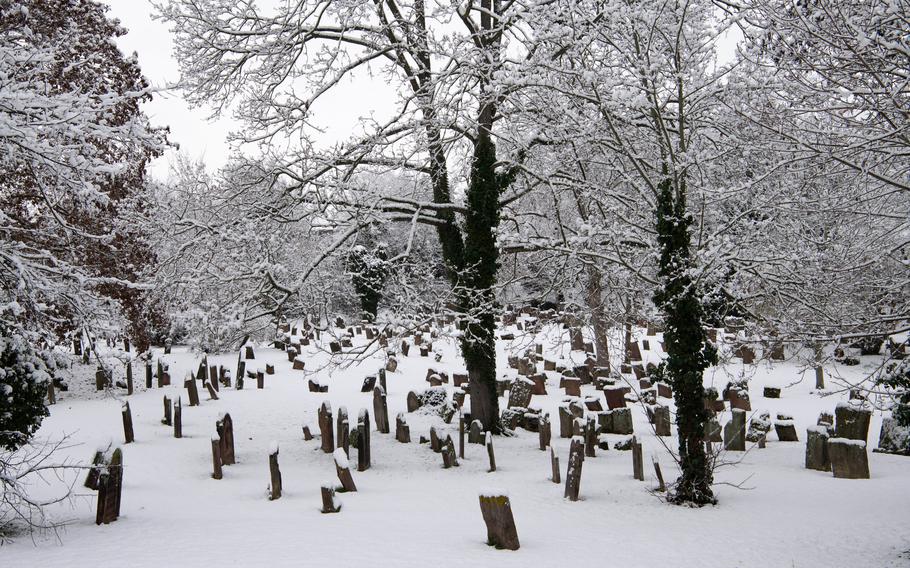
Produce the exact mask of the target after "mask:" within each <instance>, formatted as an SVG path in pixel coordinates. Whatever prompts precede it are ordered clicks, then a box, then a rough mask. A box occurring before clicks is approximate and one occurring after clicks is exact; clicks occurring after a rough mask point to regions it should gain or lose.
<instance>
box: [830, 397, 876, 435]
mask: <svg viewBox="0 0 910 568" xmlns="http://www.w3.org/2000/svg"><path fill="white" fill-rule="evenodd" d="M834 417H835V422H834V435H835V436H836V437H837V438H847V439H848V440H862V441H863V442H865V441H866V440H867V438H868V436H869V421H870V420H871V418H872V410H870V409H868V408H863V407H861V406H855V405H852V404H849V403H846V402H841V403H838V405H837V407H835V409H834Z"/></svg>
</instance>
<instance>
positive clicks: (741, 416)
mask: <svg viewBox="0 0 910 568" xmlns="http://www.w3.org/2000/svg"><path fill="white" fill-rule="evenodd" d="M732 414H733V416H732V418H730V421H729V422H727V424H726V425H725V426H724V448H726V449H727V450H728V451H734V452H744V451H746V411H745V410H742V409H739V408H734V409H733V410H732Z"/></svg>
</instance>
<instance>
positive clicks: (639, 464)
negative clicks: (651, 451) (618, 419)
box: [616, 436, 645, 481]
mask: <svg viewBox="0 0 910 568" xmlns="http://www.w3.org/2000/svg"><path fill="white" fill-rule="evenodd" d="M616 447H617V449H618V448H619V446H618V445H617V446H616ZM629 448H630V449H631V450H632V477H633V479H636V480H638V481H644V480H645V465H644V460H643V458H642V453H641V442H639V441H638V440H637V439H636V438H635V436H632V440H631V442H630V444H629Z"/></svg>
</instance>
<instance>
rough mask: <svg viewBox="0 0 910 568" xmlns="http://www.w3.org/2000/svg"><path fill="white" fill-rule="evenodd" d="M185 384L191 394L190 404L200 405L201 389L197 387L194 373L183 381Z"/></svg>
mask: <svg viewBox="0 0 910 568" xmlns="http://www.w3.org/2000/svg"><path fill="white" fill-rule="evenodd" d="M183 386H184V387H186V390H187V394H188V395H189V399H190V406H199V389H198V388H197V387H196V380H195V379H194V378H193V376H192V375H190V376H189V377H187V379H186V380H185V381H183Z"/></svg>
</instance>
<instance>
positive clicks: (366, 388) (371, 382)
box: [360, 375, 376, 392]
mask: <svg viewBox="0 0 910 568" xmlns="http://www.w3.org/2000/svg"><path fill="white" fill-rule="evenodd" d="M375 386H376V377H375V376H374V375H370V376H368V377H366V378H365V379H363V385H361V386H360V392H370V391H372V390H373V387H375Z"/></svg>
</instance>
